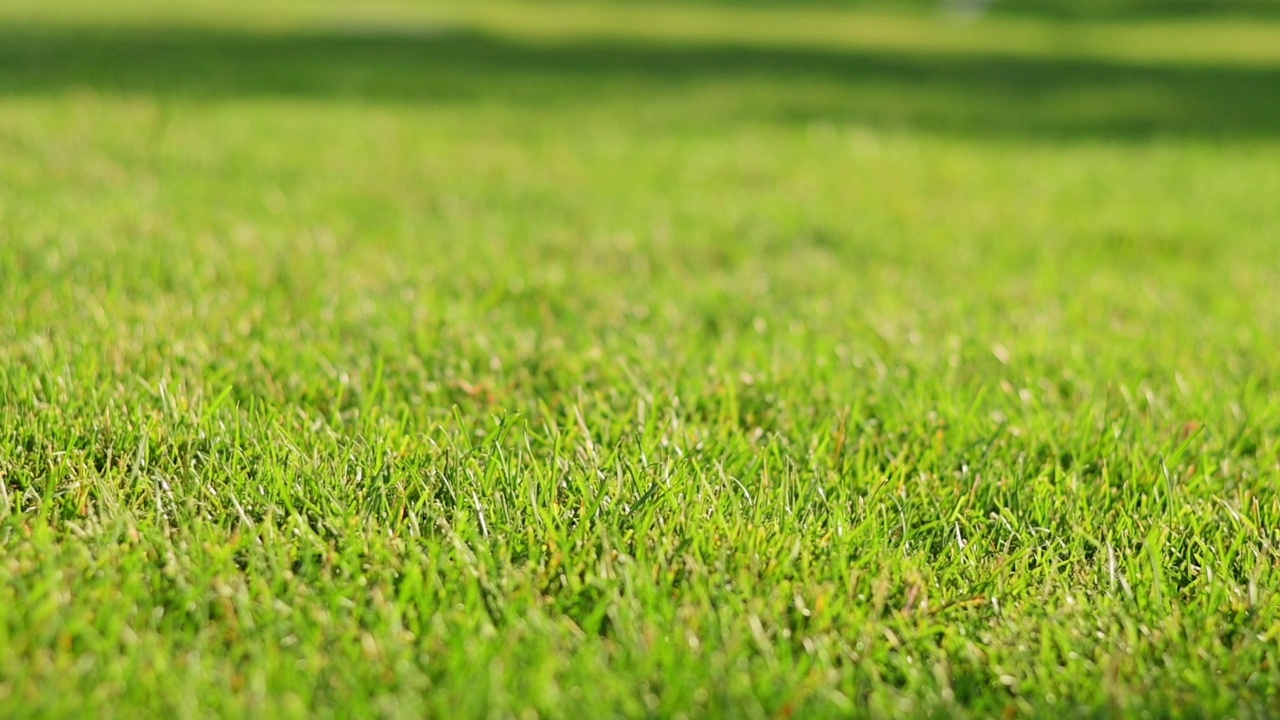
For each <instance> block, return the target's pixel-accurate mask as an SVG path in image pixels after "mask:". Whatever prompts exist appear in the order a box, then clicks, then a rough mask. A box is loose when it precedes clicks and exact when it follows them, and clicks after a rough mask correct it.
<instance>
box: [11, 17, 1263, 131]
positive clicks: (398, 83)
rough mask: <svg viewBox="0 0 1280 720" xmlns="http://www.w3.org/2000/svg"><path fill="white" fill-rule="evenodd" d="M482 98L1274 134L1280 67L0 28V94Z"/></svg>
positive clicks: (724, 118) (665, 109) (655, 118)
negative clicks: (76, 93)
mask: <svg viewBox="0 0 1280 720" xmlns="http://www.w3.org/2000/svg"><path fill="white" fill-rule="evenodd" d="M73 90H90V91H93V92H98V93H104V94H117V93H126V94H143V95H150V96H155V97H157V98H160V99H190V100H222V99H236V98H291V99H316V100H336V101H344V102H394V103H423V104H435V105H441V106H447V105H455V106H457V105H462V106H465V105H466V104H468V103H484V104H487V105H498V106H503V105H507V106H511V107H512V108H513V109H516V110H518V111H520V112H548V113H555V112H564V113H566V114H569V115H572V114H574V113H580V112H588V111H592V110H599V109H605V110H607V111H609V112H615V113H631V112H636V113H642V114H643V116H644V117H645V118H647V119H648V120H649V121H651V122H656V123H671V124H690V123H692V124H724V123H733V122H741V121H744V120H745V121H764V122H815V121H828V120H829V121H835V122H863V123H869V124H877V125H896V126H905V127H912V128H921V129H926V130H933V131H939V132H953V133H965V134H970V133H972V134H982V135H996V136H999V135H1009V136H1049V137H1075V136H1083V137H1106V138H1114V139H1142V138H1146V137H1150V136H1152V135H1157V134H1171V135H1190V136H1202V137H1214V138H1228V137H1273V136H1276V135H1280V67H1253V68H1247V67H1220V66H1181V65H1179V66H1169V65H1165V66H1151V65H1126V64H1116V63H1107V62H1101V61H1091V60H1081V59H1066V58H1049V59H1018V58H1007V57H991V56H955V55H945V56H944V55H926V54H904V53H893V52H870V51H834V50H817V49H806V48H799V47H762V46H743V45H690V44H680V43H641V42H635V41H614V40H575V41H563V42H556V43H532V42H525V41H517V40H512V39H508V38H502V37H497V36H492V35H485V34H479V33H457V32H449V33H445V32H441V33H438V34H421V35H413V36H410V35H388V34H381V35H375V34H369V33H365V34H360V33H339V32H332V33H327V34H293V35H287V34H286V35H264V34H254V33H239V32H230V31H228V32H205V31H194V30H188V29H182V30H169V31H147V32H143V31H113V32H107V31H88V30H51V29H34V28H22V27H7V28H0V96H21V95H40V94H49V93H61V92H66V91H73Z"/></svg>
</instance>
